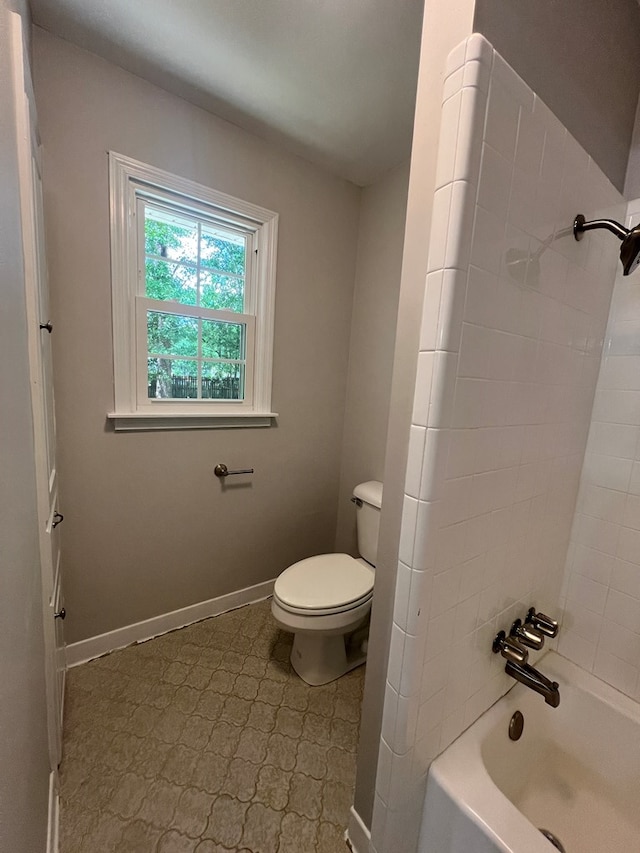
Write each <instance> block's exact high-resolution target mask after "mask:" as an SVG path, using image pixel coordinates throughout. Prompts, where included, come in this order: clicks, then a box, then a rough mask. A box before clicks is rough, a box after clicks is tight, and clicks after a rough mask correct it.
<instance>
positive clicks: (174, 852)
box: [157, 829, 198, 853]
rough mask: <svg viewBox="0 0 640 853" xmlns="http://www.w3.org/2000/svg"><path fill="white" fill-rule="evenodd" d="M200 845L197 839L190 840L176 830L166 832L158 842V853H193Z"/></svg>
mask: <svg viewBox="0 0 640 853" xmlns="http://www.w3.org/2000/svg"><path fill="white" fill-rule="evenodd" d="M197 844H198V839H197V838H188V837H187V836H186V835H182V834H181V833H179V832H177V831H176V830H175V829H171V830H169V832H165V834H164V835H163V836H162V837H161V838H160V841H158V848H157V853H193V851H194V850H195V849H196V845H197Z"/></svg>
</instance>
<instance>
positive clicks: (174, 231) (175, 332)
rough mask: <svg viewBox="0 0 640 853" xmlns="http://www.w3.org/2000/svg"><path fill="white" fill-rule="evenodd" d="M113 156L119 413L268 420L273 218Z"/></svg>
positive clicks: (115, 340)
mask: <svg viewBox="0 0 640 853" xmlns="http://www.w3.org/2000/svg"><path fill="white" fill-rule="evenodd" d="M110 158H111V192H112V261H113V294H114V362H115V378H116V409H117V410H120V413H121V414H123V415H125V414H137V415H139V416H141V417H144V416H147V417H156V416H159V415H161V414H162V415H164V416H166V415H170V416H171V417H174V416H178V417H180V416H182V417H184V416H185V415H188V416H192V415H193V414H194V413H195V412H197V413H198V414H201V413H202V412H203V411H204V413H205V414H211V415H224V416H229V415H251V414H255V415H259V416H262V417H264V416H270V415H271V413H270V411H269V407H270V381H271V350H272V337H273V297H274V271H275V267H274V265H275V231H276V224H277V217H276V215H275V214H273V213H271V211H266V210H263V209H261V208H256V207H255V206H253V205H249V204H247V203H246V202H241V201H239V200H238V199H231V198H230V197H228V196H223V195H222V194H221V193H218V192H215V191H213V190H207V189H206V188H203V187H199V186H197V185H193V184H191V182H188V181H184V180H183V179H179V178H176V177H175V176H171V175H167V174H166V173H160V174H158V170H155V169H152V167H146V166H144V164H138V163H136V162H135V161H131V160H128V159H127V158H122V157H120V156H119V155H114V154H111V155H110ZM149 172H151V173H152V177H153V178H154V179H155V180H154V181H153V182H152V181H151V180H150V175H149ZM185 190H188V192H185ZM123 279H124V281H123ZM127 313H129V314H130V317H131V319H132V322H130V323H128V324H126V323H125V324H123V323H122V319H123V315H125V314H127ZM123 325H124V326H127V325H128V327H129V329H130V338H131V340H130V341H129V342H128V343H129V347H128V350H129V359H128V360H129V362H130V363H129V366H128V367H129V370H128V376H129V378H130V381H129V383H128V386H127V383H126V381H123V378H125V379H126V375H127V371H126V370H125V369H124V367H125V366H124V365H123V361H126V360H127V357H126V350H127V346H126V344H127V341H125V340H122V341H121V343H122V346H120V347H118V340H119V337H126V333H127V332H126V328H122V326H123ZM119 326H120V328H118V327H119ZM119 379H120V382H119V381H118V380H119ZM119 386H120V387H119ZM124 386H127V387H124ZM119 392H120V393H119ZM194 407H196V408H194ZM117 414H118V412H116V413H114V417H116V416H117ZM130 428H131V427H130Z"/></svg>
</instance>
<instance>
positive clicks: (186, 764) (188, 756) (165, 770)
mask: <svg viewBox="0 0 640 853" xmlns="http://www.w3.org/2000/svg"><path fill="white" fill-rule="evenodd" d="M199 758H200V753H199V752H198V751H197V750H195V749H191V748H190V747H188V746H185V745H184V744H183V743H177V744H176V745H175V746H172V747H171V749H170V750H169V754H168V755H167V760H166V761H165V763H164V764H163V766H162V770H161V771H160V776H161V777H162V778H163V779H166V780H167V782H172V783H173V784H174V785H180V786H183V785H188V784H189V781H190V780H191V776H192V774H193V771H194V770H195V767H196V764H197V763H198V759H199Z"/></svg>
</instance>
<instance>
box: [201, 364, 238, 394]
mask: <svg viewBox="0 0 640 853" xmlns="http://www.w3.org/2000/svg"><path fill="white" fill-rule="evenodd" d="M202 396H203V397H204V398H205V399H208V400H243V399H244V365H241V364H203V365H202Z"/></svg>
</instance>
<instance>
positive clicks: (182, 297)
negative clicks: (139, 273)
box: [145, 258, 198, 305]
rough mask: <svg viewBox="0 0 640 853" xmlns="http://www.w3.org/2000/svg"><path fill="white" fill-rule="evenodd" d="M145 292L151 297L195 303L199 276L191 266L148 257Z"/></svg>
mask: <svg viewBox="0 0 640 853" xmlns="http://www.w3.org/2000/svg"><path fill="white" fill-rule="evenodd" d="M145 294H146V295H147V296H148V297H149V298H150V299H166V300H172V301H174V302H181V303H182V304H183V305H195V304H196V303H197V300H198V276H197V274H196V272H195V270H193V269H191V268H190V267H183V266H182V265H181V264H173V263H169V262H167V261H156V260H153V259H152V258H147V260H146V268H145Z"/></svg>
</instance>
